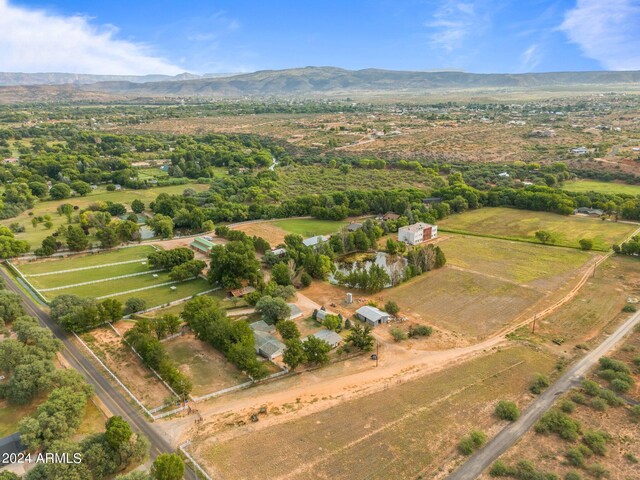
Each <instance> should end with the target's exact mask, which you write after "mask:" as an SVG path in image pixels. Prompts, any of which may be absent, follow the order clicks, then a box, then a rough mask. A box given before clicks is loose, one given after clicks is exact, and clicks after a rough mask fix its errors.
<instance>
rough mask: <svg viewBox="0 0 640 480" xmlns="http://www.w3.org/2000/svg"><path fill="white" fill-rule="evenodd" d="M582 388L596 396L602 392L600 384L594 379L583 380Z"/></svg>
mask: <svg viewBox="0 0 640 480" xmlns="http://www.w3.org/2000/svg"><path fill="white" fill-rule="evenodd" d="M582 390H584V393H586V394H587V395H589V396H590V397H595V396H596V395H598V394H599V393H600V385H598V384H597V383H596V382H594V381H593V380H585V381H584V382H582Z"/></svg>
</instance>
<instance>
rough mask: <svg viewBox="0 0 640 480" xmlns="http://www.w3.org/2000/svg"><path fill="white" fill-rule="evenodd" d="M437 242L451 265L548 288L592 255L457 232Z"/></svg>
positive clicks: (564, 278)
mask: <svg viewBox="0 0 640 480" xmlns="http://www.w3.org/2000/svg"><path fill="white" fill-rule="evenodd" d="M438 245H439V246H440V247H441V248H442V249H443V250H444V252H445V254H446V257H447V264H448V265H454V266H456V267H459V268H464V269H468V270H470V271H474V272H477V273H481V274H485V275H489V276H495V277H498V278H501V279H504V280H507V281H510V282H516V283H518V284H522V285H529V286H532V287H537V288H543V289H545V290H550V289H554V288H557V287H558V286H560V285H561V284H563V283H565V282H566V280H567V279H568V278H569V277H571V276H573V275H574V274H575V272H576V271H577V270H579V269H580V267H582V266H583V265H585V264H586V263H588V262H589V261H590V260H591V259H592V258H593V254H592V253H589V252H582V251H579V250H568V249H566V248H558V247H551V246H546V245H533V244H530V243H523V242H513V241H508V240H499V239H493V238H483V237H474V236H467V235H456V234H449V235H446V239H444V240H443V241H441V242H440V243H438Z"/></svg>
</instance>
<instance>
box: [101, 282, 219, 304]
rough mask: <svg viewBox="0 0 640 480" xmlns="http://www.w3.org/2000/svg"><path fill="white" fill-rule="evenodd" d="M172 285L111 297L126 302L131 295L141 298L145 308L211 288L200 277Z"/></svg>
mask: <svg viewBox="0 0 640 480" xmlns="http://www.w3.org/2000/svg"><path fill="white" fill-rule="evenodd" d="M172 286H175V287H177V288H176V289H175V290H171V288H170V287H171V286H169V285H166V286H163V287H157V288H151V289H149V290H142V291H141V292H133V293H127V294H123V295H116V296H114V297H112V298H115V299H116V300H119V301H120V302H122V303H124V302H126V301H127V299H128V298H131V297H136V298H141V299H143V300H144V301H145V302H146V303H147V308H149V307H153V306H156V305H164V304H167V303H169V302H173V301H174V300H180V299H182V298H186V297H191V296H193V295H196V294H198V293H201V292H205V291H207V290H209V289H211V288H212V287H211V285H210V284H209V282H207V281H206V280H204V279H202V278H195V279H193V280H187V281H186V282H181V283H176V284H174V285H172ZM122 290H124V289H122Z"/></svg>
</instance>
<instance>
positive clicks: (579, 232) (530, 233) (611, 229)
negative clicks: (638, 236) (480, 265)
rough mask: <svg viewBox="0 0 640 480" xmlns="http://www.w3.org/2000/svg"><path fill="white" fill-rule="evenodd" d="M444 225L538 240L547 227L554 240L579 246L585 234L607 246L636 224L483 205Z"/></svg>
mask: <svg viewBox="0 0 640 480" xmlns="http://www.w3.org/2000/svg"><path fill="white" fill-rule="evenodd" d="M438 225H439V226H440V227H441V228H443V229H449V230H454V231H456V232H465V233H472V234H478V235H493V236H498V237H503V238H509V239H515V240H525V241H529V242H537V240H536V238H535V232H537V231H538V230H545V231H548V232H550V233H551V234H553V235H554V237H555V242H554V243H555V244H556V245H561V246H568V247H578V246H579V244H578V241H579V240H580V239H582V238H588V239H591V240H593V246H594V249H598V250H608V249H609V248H610V247H611V245H612V244H614V243H620V242H621V241H622V240H624V239H626V237H627V236H628V235H630V234H631V233H632V232H633V231H634V230H635V228H636V227H634V226H633V225H628V224H624V223H614V222H603V221H602V220H600V219H596V218H588V217H578V216H562V215H556V214H554V213H547V212H531V211H528V210H516V209H512V208H481V209H478V210H470V211H468V212H465V213H462V214H459V215H452V216H450V217H449V218H446V219H444V220H441V221H440V222H439V223H438Z"/></svg>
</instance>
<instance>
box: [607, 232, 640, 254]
mask: <svg viewBox="0 0 640 480" xmlns="http://www.w3.org/2000/svg"><path fill="white" fill-rule="evenodd" d="M613 251H614V252H616V253H619V254H622V255H631V256H636V257H637V256H640V235H635V236H633V237H632V238H631V239H630V240H629V241H628V242H624V243H623V244H621V245H614V246H613Z"/></svg>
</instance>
